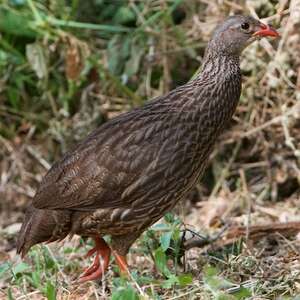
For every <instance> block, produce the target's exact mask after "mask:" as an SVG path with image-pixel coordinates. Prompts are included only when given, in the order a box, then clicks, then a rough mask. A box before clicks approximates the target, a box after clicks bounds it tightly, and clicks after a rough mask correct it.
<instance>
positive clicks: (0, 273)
mask: <svg viewBox="0 0 300 300" xmlns="http://www.w3.org/2000/svg"><path fill="white" fill-rule="evenodd" d="M9 269H10V264H9V263H7V262H6V263H4V264H1V265H0V278H1V277H2V276H3V274H4V273H5V272H6V271H8V270H9Z"/></svg>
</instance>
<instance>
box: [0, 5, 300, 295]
mask: <svg viewBox="0 0 300 300" xmlns="http://www.w3.org/2000/svg"><path fill="white" fill-rule="evenodd" d="M86 3H87V2H84V1H59V0H51V1H43V0H40V1H31V0H28V1H25V0H24V1H22V0H18V1H16V0H4V1H2V2H1V4H0V31H1V37H0V145H1V146H0V199H1V201H0V299H2V298H3V299H28V298H31V299H109V298H112V299H125V300H126V299H296V298H297V295H298V294H299V295H300V256H299V255H300V235H299V234H298V231H300V217H299V209H300V205H299V204H300V164H299V160H300V105H299V103H300V55H299V53H300V31H299V28H300V1H299V0H291V1H288V0H280V1H268V0H264V1H256V0H254V1H217V0H212V1H206V0H189V1H187V0H185V1H184V0H182V1H180V0H178V1H175V0H174V1H171V0H170V1H163V0H161V1H159V0H151V1H147V2H143V1H125V0H124V1H114V2H111V1H107V0H102V1H96V0H93V1H90V3H89V5H87V4H86ZM233 13H235V14H251V15H253V16H255V17H260V18H261V19H262V20H263V21H265V22H269V23H271V24H273V26H274V27H275V28H279V32H280V35H281V38H280V39H278V40H275V41H273V40H267V39H263V40H261V41H259V42H256V43H255V44H253V45H251V47H249V48H248V49H247V50H246V51H245V52H244V53H243V56H242V59H241V61H242V65H241V66H242V71H243V93H242V97H241V100H240V103H239V106H238V109H237V112H236V114H235V115H234V118H233V120H232V122H231V124H230V126H229V128H227V130H226V131H225V132H224V134H223V135H222V136H221V137H220V138H219V139H218V141H217V144H216V147H215V150H214V152H213V153H212V154H211V157H210V163H209V166H208V169H207V171H206V173H205V175H204V177H203V178H202V180H201V182H199V183H198V184H197V186H196V187H195V189H194V190H193V191H192V193H190V194H189V195H188V197H187V199H185V201H182V202H181V203H180V204H178V206H177V207H176V209H174V211H173V212H171V214H168V215H167V216H166V217H165V218H164V219H162V220H160V221H159V222H158V223H157V224H156V225H154V226H153V227H152V228H151V229H149V230H148V231H147V232H145V233H144V235H143V236H142V237H141V238H140V239H139V240H138V241H137V242H136V243H135V245H134V246H133V248H132V249H131V252H130V254H129V264H130V266H131V268H130V271H131V275H130V276H129V278H127V279H126V278H121V277H120V276H119V273H118V270H117V267H116V266H115V264H114V263H113V262H112V264H111V268H110V269H109V271H108V273H107V275H106V276H105V278H104V279H103V280H102V281H100V282H88V283H83V284H78V282H76V279H77V278H78V276H79V275H80V273H81V272H82V270H83V269H84V267H86V266H87V265H88V264H89V263H91V261H92V259H90V260H87V259H84V258H83V256H84V254H85V253H86V252H87V251H88V249H90V248H91V247H92V241H89V240H87V241H84V240H82V239H81V238H80V237H77V236H75V237H73V239H72V240H64V241H62V242H60V243H54V244H49V245H38V246H35V247H34V248H32V250H31V251H30V253H29V255H28V256H27V257H26V258H25V259H24V260H22V259H21V258H20V257H19V256H18V255H16V249H15V246H16V238H17V233H18V230H19V228H20V225H21V222H22V219H23V216H24V211H25V208H26V206H27V205H28V203H29V201H30V199H31V198H32V197H33V196H34V193H35V189H36V188H37V186H38V184H39V182H40V181H41V179H42V176H43V175H44V174H45V172H46V171H47V170H48V169H49V168H50V166H51V164H52V163H53V162H54V161H55V160H56V159H58V158H59V157H61V156H62V154H63V153H64V152H65V151H66V149H68V148H69V147H71V146H72V145H74V144H75V143H76V142H78V141H79V140H80V139H81V138H83V137H84V136H86V134H87V133H88V132H89V131H90V130H92V129H93V128H95V127H96V126H99V125H100V124H102V123H104V122H105V121H106V120H108V119H110V118H112V117H114V116H115V115H117V114H120V113H122V112H124V111H127V110H129V109H130V108H131V107H135V106H138V105H142V103H143V102H144V101H146V100H147V99H150V98H153V97H155V96H158V95H161V94H163V93H164V92H166V91H168V90H170V89H172V88H174V87H176V86H178V85H180V84H182V83H185V82H186V81H188V80H189V79H190V78H191V77H192V76H193V74H194V73H196V72H197V70H198V68H199V67H200V65H201V61H202V57H203V54H204V49H205V45H206V43H207V41H208V39H209V36H210V34H211V32H212V30H213V28H214V26H215V25H216V23H217V22H219V21H220V20H222V19H224V18H225V17H226V16H227V15H229V14H233ZM184 232H186V233H185V234H184ZM199 235H200V237H199ZM195 240H197V242H196V243H192V242H193V241H195ZM192 246H194V247H192ZM196 246H197V247H196ZM190 247H191V248H190ZM184 248H185V250H186V251H184ZM187 248H190V249H189V250H187Z"/></svg>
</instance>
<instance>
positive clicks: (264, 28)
mask: <svg viewBox="0 0 300 300" xmlns="http://www.w3.org/2000/svg"><path fill="white" fill-rule="evenodd" d="M259 26H260V30H258V31H256V32H254V33H253V36H273V37H279V33H278V32H277V31H276V30H275V29H274V28H273V27H272V26H270V25H265V24H263V23H260V25H259Z"/></svg>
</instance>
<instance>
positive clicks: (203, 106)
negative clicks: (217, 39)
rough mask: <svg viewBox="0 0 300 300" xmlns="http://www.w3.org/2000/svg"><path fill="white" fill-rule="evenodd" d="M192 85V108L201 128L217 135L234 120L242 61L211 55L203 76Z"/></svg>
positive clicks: (198, 77) (208, 56)
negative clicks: (196, 113) (196, 114)
mask: <svg viewBox="0 0 300 300" xmlns="http://www.w3.org/2000/svg"><path fill="white" fill-rule="evenodd" d="M192 84H193V85H194V89H195V92H194V98H193V99H194V100H193V102H194V103H192V107H193V109H195V110H197V112H198V116H199V119H198V122H199V123H200V124H199V126H200V127H203V128H204V127H207V129H208V131H211V134H216V135H218V133H219V132H220V130H222V129H223V128H224V127H225V126H226V123H228V121H229V120H230V119H231V118H232V115H233V113H234V112H235V109H236V106H237V103H238V100H239V98H240V94H241V73H240V67H239V57H238V56H229V55H220V54H219V53H217V54H216V53H214V52H213V51H208V52H207V53H206V55H205V58H204V62H203V65H202V72H201V73H200V74H199V75H198V76H197V77H196V78H195V79H194V80H193V83H192ZM191 113H193V112H192V111H191ZM207 120H209V122H208V121H207Z"/></svg>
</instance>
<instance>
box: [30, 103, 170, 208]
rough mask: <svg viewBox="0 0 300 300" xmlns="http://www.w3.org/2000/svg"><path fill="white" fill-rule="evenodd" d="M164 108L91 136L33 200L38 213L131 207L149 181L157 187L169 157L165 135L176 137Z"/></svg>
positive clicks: (114, 123) (55, 167)
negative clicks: (131, 198)
mask: <svg viewBox="0 0 300 300" xmlns="http://www.w3.org/2000/svg"><path fill="white" fill-rule="evenodd" d="M149 107H150V108H151V105H149ZM162 107H163V105H162V104H160V105H159V109H158V110H155V109H154V110H153V109H152V110H151V109H150V111H147V106H146V107H144V108H143V109H137V110H134V111H131V112H129V113H127V114H124V115H121V116H120V117H118V118H116V119H113V120H111V121H109V122H107V123H106V124H104V125H103V126H101V127H100V128H98V129H97V130H96V131H94V132H93V133H92V134H90V135H89V136H88V137H87V139H85V140H84V141H83V142H81V143H80V144H78V145H77V146H76V147H75V149H73V150H72V151H70V152H69V153H66V154H65V156H64V157H63V158H62V159H61V160H60V161H58V162H57V163H55V164H54V165H53V167H52V168H51V169H50V170H49V172H48V173H47V174H46V175H45V177H44V178H43V180H42V183H41V185H40V187H39V189H38V191H37V193H36V195H35V197H34V199H33V205H34V207H36V208H40V209H74V210H91V209H96V208H116V207H129V206H130V205H131V200H130V197H129V196H130V195H131V194H132V193H134V191H136V190H137V187H138V186H139V188H138V190H139V191H141V189H142V190H143V188H144V187H145V186H146V183H148V184H149V180H150V181H151V180H152V184H153V183H154V184H155V182H157V180H159V173H161V172H162V170H161V169H164V162H162V163H160V162H159V161H158V157H163V156H162V155H161V154H160V153H163V152H164V151H167V149H166V147H165V146H164V145H163V140H164V139H165V138H166V137H167V136H165V137H163V136H162V133H163V132H165V133H167V135H168V134H170V132H169V133H168V130H171V128H172V126H171V124H169V123H168V120H163V118H164V116H166V118H168V119H170V120H172V118H170V112H169V111H168V113H165V114H164V112H163V110H164V109H162ZM166 111H167V109H166ZM172 122H173V120H172ZM168 128H169V129H168ZM170 135H171V136H172V133H171V134H170ZM164 148H165V149H164ZM151 178H152V179H151ZM160 178H161V177H160ZM149 188H150V186H149ZM133 200H136V197H134V199H133Z"/></svg>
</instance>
